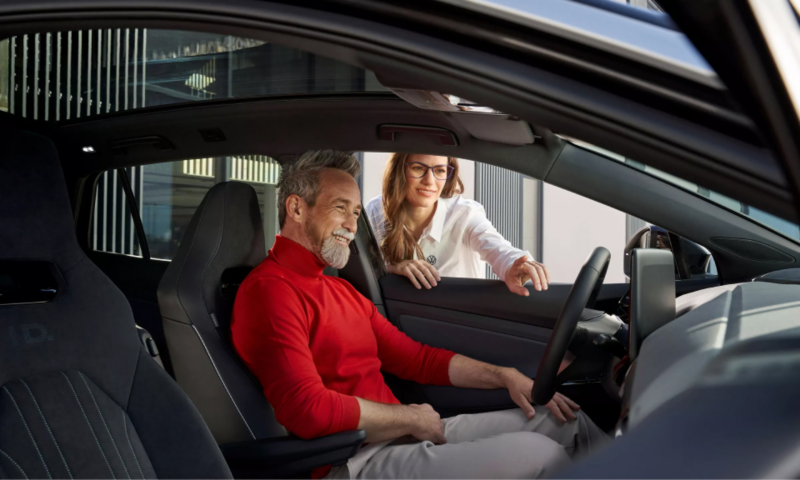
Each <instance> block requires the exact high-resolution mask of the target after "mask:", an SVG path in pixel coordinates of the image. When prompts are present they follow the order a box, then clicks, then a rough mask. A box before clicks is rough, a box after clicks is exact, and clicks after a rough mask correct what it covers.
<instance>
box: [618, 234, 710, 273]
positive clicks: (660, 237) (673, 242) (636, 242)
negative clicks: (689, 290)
mask: <svg viewBox="0 0 800 480" xmlns="http://www.w3.org/2000/svg"><path fill="white" fill-rule="evenodd" d="M636 248H661V249H664V250H669V251H671V252H672V255H673V256H674V258H675V279H676V280H685V279H689V278H696V277H698V276H705V275H706V274H707V272H708V269H709V264H710V263H711V262H712V256H711V252H709V251H708V249H706V248H705V247H703V246H702V245H699V244H697V243H695V242H692V241H691V240H687V239H685V238H683V237H681V236H679V235H676V234H674V233H672V232H670V231H667V230H665V229H663V228H661V227H659V226H656V225H648V226H645V227H642V228H641V229H639V230H638V231H637V232H636V233H634V234H633V236H631V238H630V240H628V243H627V244H626V245H625V250H624V253H625V260H624V262H623V269H624V272H625V276H626V277H627V278H628V279H629V280H630V278H631V254H632V252H633V250H634V249H636Z"/></svg>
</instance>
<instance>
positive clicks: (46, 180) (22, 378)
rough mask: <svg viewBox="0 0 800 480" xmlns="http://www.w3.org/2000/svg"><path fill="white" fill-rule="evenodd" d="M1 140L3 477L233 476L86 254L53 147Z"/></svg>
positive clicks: (0, 136)
mask: <svg viewBox="0 0 800 480" xmlns="http://www.w3.org/2000/svg"><path fill="white" fill-rule="evenodd" d="M0 143H2V145H3V148H2V150H0V293H2V295H0V476H2V477H10V478H119V477H125V478H133V477H135V478H155V477H162V478H223V477H225V478H227V477H230V470H229V469H228V467H227V465H226V464H225V460H224V458H223V457H222V454H221V453H220V451H219V448H217V446H216V444H215V443H214V439H213V437H212V436H211V433H210V432H209V430H208V428H207V427H206V425H205V424H204V422H203V420H202V418H201V416H200V415H199V413H198V412H197V410H196V409H195V407H194V406H193V405H192V403H191V402H190V401H189V399H188V398H187V397H186V395H185V394H184V393H183V391H181V389H180V387H179V386H178V385H177V384H176V383H175V382H174V381H173V380H172V379H171V378H170V377H169V375H168V374H167V373H166V372H165V371H164V370H163V369H162V368H161V367H159V365H158V364H157V363H156V362H155V361H154V360H153V359H152V358H151V356H150V355H149V354H148V353H147V352H146V351H145V349H144V347H143V346H142V344H141V343H140V341H139V336H138V334H137V331H136V326H135V323H134V319H133V314H132V312H131V308H130V306H129V304H128V302H127V300H126V298H125V296H124V295H123V294H122V292H120V291H119V289H117V287H116V286H115V285H114V284H113V283H112V282H111V281H110V280H109V279H108V278H107V277H106V276H105V275H104V274H103V273H102V272H101V271H100V270H99V269H98V268H97V267H96V266H95V265H94V264H93V263H92V262H91V261H90V260H89V259H88V258H87V257H86V255H85V254H84V252H83V251H82V250H81V248H80V247H79V244H78V241H77V238H76V235H75V228H74V224H73V216H72V211H71V209H70V203H69V196H68V194H67V189H66V185H65V182H64V176H63V173H62V170H61V165H60V162H59V159H58V155H57V153H56V149H55V147H54V145H53V144H52V143H51V142H50V141H49V140H48V139H46V138H43V137H41V136H39V135H36V134H33V133H29V132H22V131H5V132H3V133H0ZM39 295H41V296H39ZM9 298H11V300H9Z"/></svg>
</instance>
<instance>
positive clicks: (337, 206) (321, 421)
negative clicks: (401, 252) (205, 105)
mask: <svg viewBox="0 0 800 480" xmlns="http://www.w3.org/2000/svg"><path fill="white" fill-rule="evenodd" d="M358 174H359V165H358V162H357V160H356V159H355V158H354V157H353V156H352V155H350V154H345V153H340V152H332V151H317V152H308V153H306V154H304V155H303V156H302V157H301V158H300V159H299V160H298V161H297V162H295V163H294V164H292V165H289V166H286V167H285V168H284V171H283V173H282V175H281V179H280V182H279V185H278V187H279V198H278V208H279V215H278V219H279V223H280V226H281V233H280V235H278V236H277V237H276V240H275V246H274V247H273V248H272V250H270V253H269V256H268V257H267V259H266V260H264V262H262V263H261V265H259V266H258V267H256V268H255V269H254V270H253V272H252V273H251V274H250V275H249V276H248V277H247V279H246V280H245V281H244V282H243V283H242V285H241V287H240V289H239V293H238V295H237V297H236V302H235V305H234V313H233V324H232V334H233V343H234V345H235V347H236V350H237V351H238V352H239V354H240V355H241V357H242V359H244V361H245V363H246V364H247V365H248V367H249V368H250V369H251V371H252V372H253V373H254V374H255V375H256V376H257V377H258V378H259V379H260V381H261V384H262V385H263V387H264V394H265V395H266V397H267V400H269V402H270V404H272V406H273V408H274V409H275V415H276V418H277V419H278V421H279V422H280V423H281V424H282V425H283V426H285V427H286V428H287V430H289V431H290V432H292V433H294V434H295V435H297V436H299V437H302V438H315V437H319V436H323V435H329V434H332V433H336V432H340V431H345V430H355V429H363V430H365V431H366V432H367V442H368V445H367V446H365V447H362V449H361V451H360V452H359V453H358V454H357V455H356V456H355V457H353V458H352V459H350V461H349V462H348V464H347V465H345V466H342V467H337V469H335V470H333V471H332V472H330V474H329V476H330V477H337V478H410V477H421V478H533V477H536V476H540V475H545V474H550V473H552V472H554V471H555V470H556V469H558V468H559V467H561V466H563V465H564V464H565V463H568V462H569V457H570V456H572V455H576V454H581V453H585V452H586V451H589V450H590V449H594V448H596V447H598V446H600V445H602V444H603V443H605V442H606V441H607V437H606V436H605V434H604V433H603V432H602V431H600V430H599V429H598V428H597V427H596V426H595V425H594V424H593V423H592V422H591V420H589V419H588V417H586V416H585V415H584V414H583V413H582V412H580V411H578V406H577V405H576V404H575V403H574V402H572V401H571V400H569V399H567V398H566V397H563V396H561V395H560V394H556V396H555V397H554V399H553V401H552V402H550V404H548V405H547V408H537V409H534V407H532V406H531V404H530V401H531V399H530V394H531V388H532V386H533V381H532V380H531V379H530V378H528V377H526V376H525V375H523V374H522V373H520V372H519V371H517V370H515V369H513V368H504V367H497V366H494V365H489V364H487V363H483V362H479V361H476V360H472V359H470V358H467V357H465V356H462V355H457V354H455V353H453V352H449V351H447V350H442V349H437V348H432V347H430V346H426V345H422V344H420V343H419V342H415V341H413V340H411V339H410V338H408V337H407V336H406V335H405V334H403V333H402V332H400V331H399V330H398V329H397V328H395V327H394V326H393V325H392V324H391V323H389V322H388V321H387V320H386V319H385V318H383V317H382V316H381V315H380V314H379V313H378V312H377V309H376V308H375V306H374V305H373V304H372V303H371V302H370V301H369V300H367V299H366V298H364V297H363V296H362V295H361V294H359V293H358V292H357V291H356V290H355V289H354V288H353V287H352V286H351V285H350V284H349V283H347V282H346V281H344V280H342V279H339V278H336V277H330V276H324V275H323V274H322V270H323V268H324V267H326V266H332V267H334V268H342V267H344V266H345V264H346V263H347V260H348V258H349V254H350V249H349V246H348V245H349V243H350V242H351V241H352V240H353V239H354V238H355V232H356V228H357V226H356V225H357V223H356V222H357V219H358V217H359V215H360V214H361V209H362V207H361V200H360V192H359V189H358V186H357V185H356V182H355V180H354V177H355V176H357V175H358ZM527 280H528V278H527V277H526V276H525V275H524V273H523V272H520V276H519V281H520V285H522V284H524V283H525V281H527ZM381 370H383V371H386V372H389V373H392V374H394V375H397V376H399V377H401V378H404V379H408V380H412V381H416V382H419V383H423V384H434V385H454V386H456V387H465V388H485V389H491V388H506V389H507V390H508V392H509V394H510V395H511V398H512V400H513V401H514V402H515V403H516V404H517V405H519V406H520V409H518V410H517V409H515V410H507V411H501V412H491V413H483V414H476V415H461V416H457V417H453V418H447V419H445V420H444V421H443V420H442V419H441V418H440V417H439V415H438V414H437V413H436V411H434V410H433V408H431V406H430V405H401V404H400V402H399V401H398V400H397V399H396V398H395V397H394V395H393V394H392V392H391V390H389V388H388V387H387V386H386V384H385V383H384V380H383V376H382V374H381ZM548 409H549V411H548ZM328 470H329V469H327V468H326V469H322V470H319V471H316V472H314V476H315V477H321V476H323V475H325V474H327V473H328Z"/></svg>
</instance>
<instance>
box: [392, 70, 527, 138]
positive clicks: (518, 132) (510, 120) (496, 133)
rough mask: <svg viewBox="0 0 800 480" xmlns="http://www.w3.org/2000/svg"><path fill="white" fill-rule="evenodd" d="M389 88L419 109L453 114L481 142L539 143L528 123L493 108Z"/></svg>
mask: <svg viewBox="0 0 800 480" xmlns="http://www.w3.org/2000/svg"><path fill="white" fill-rule="evenodd" d="M384 85H385V84H384ZM386 87H387V88H388V89H389V90H391V91H392V92H393V93H394V94H395V95H397V96H398V97H400V98H402V99H403V100H405V101H406V102H408V103H410V104H412V105H414V106H415V107H417V108H421V109H423V110H435V111H437V112H446V113H449V114H451V118H454V119H455V120H456V121H457V122H458V123H460V124H461V126H463V127H464V129H465V130H466V131H467V132H469V134H470V135H471V136H473V137H475V138H477V139H478V140H484V141H487V142H495V143H503V144H506V145H520V146H522V145H530V144H532V143H534V142H535V141H536V135H534V134H533V131H532V130H531V127H530V125H528V122H525V121H522V120H520V119H519V118H517V117H514V116H512V115H508V114H506V113H503V112H500V111H498V110H495V109H493V108H492V107H488V106H485V105H479V104H477V103H475V102H471V101H469V100H466V99H464V98H460V97H457V96H455V95H450V94H447V93H440V92H435V91H431V90H421V89H416V88H400V87H391V86H388V85H387V86H386Z"/></svg>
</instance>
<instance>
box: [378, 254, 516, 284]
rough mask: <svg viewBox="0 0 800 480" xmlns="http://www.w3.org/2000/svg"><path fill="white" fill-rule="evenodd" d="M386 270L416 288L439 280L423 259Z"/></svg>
mask: <svg viewBox="0 0 800 480" xmlns="http://www.w3.org/2000/svg"><path fill="white" fill-rule="evenodd" d="M386 270H387V271H388V272H389V273H393V274H395V275H402V276H404V277H408V279H409V280H411V283H413V284H414V286H415V287H417V288H418V289H421V288H422V286H423V285H425V288H427V289H428V290H430V289H431V288H433V287H435V286H436V285H438V283H439V280H441V277H440V276H439V272H437V271H436V268H434V266H433V265H431V264H430V263H428V262H426V261H424V260H405V261H402V262H400V263H398V264H396V265H389V266H388V267H387V268H386ZM526 291H527V290H526Z"/></svg>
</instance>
